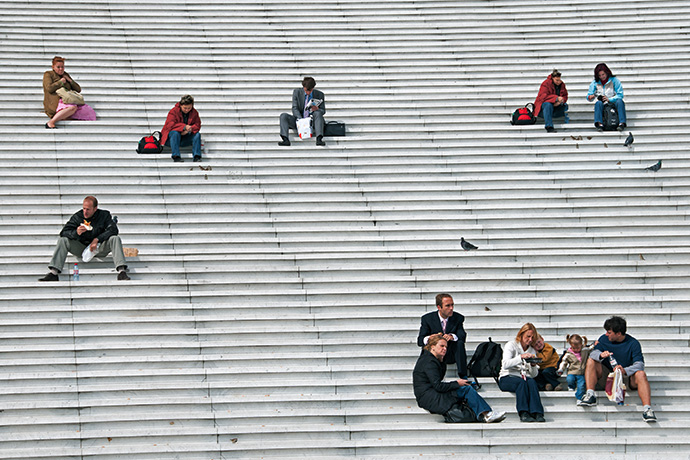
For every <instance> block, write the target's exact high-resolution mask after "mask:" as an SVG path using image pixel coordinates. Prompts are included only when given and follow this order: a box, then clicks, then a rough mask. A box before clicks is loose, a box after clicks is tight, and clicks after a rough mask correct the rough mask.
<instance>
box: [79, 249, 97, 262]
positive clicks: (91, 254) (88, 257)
mask: <svg viewBox="0 0 690 460" xmlns="http://www.w3.org/2000/svg"><path fill="white" fill-rule="evenodd" d="M96 252H98V247H96ZM96 252H91V246H86V247H85V248H84V252H82V253H81V259H82V260H83V261H84V263H87V262H91V259H93V257H94V256H95V255H96Z"/></svg>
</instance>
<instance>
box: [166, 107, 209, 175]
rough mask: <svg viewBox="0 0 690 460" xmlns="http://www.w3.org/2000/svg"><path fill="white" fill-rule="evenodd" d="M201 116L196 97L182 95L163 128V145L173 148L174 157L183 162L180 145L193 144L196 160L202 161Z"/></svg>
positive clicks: (169, 113)
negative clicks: (195, 106)
mask: <svg viewBox="0 0 690 460" xmlns="http://www.w3.org/2000/svg"><path fill="white" fill-rule="evenodd" d="M200 130H201V117H199V112H197V111H196V109H195V108H194V98H193V97H192V96H190V95H186V96H182V98H181V99H180V102H178V103H177V104H175V107H173V108H172V109H170V112H168V117H167V118H166V119H165V125H163V129H161V145H167V146H169V147H170V148H171V149H172V159H173V161H175V162H181V161H184V160H182V157H181V156H180V147H186V146H189V145H191V146H192V156H193V157H194V161H201V133H200V132H199V131H200Z"/></svg>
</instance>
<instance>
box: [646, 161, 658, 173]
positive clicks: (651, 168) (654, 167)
mask: <svg viewBox="0 0 690 460" xmlns="http://www.w3.org/2000/svg"><path fill="white" fill-rule="evenodd" d="M644 169H648V170H649V171H655V172H656V171H658V170H660V169H661V160H659V161H657V162H656V164H653V165H652V166H649V167H647V168H644Z"/></svg>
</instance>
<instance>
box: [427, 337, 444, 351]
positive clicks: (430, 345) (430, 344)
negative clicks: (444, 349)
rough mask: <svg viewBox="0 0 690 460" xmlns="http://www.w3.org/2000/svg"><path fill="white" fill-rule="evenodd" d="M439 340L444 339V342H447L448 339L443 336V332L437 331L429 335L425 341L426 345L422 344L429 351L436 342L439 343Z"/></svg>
mask: <svg viewBox="0 0 690 460" xmlns="http://www.w3.org/2000/svg"><path fill="white" fill-rule="evenodd" d="M441 340H445V342H446V343H448V341H447V340H446V339H444V338H443V334H441V333H438V334H434V335H432V336H431V337H429V341H428V342H427V343H426V345H424V349H425V350H426V351H428V352H431V348H432V347H435V346H436V344H437V343H439V342H440V341H441Z"/></svg>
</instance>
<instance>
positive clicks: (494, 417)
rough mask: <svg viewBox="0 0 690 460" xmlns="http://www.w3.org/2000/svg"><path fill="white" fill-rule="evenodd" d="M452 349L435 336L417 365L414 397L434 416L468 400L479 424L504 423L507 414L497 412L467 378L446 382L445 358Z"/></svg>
mask: <svg viewBox="0 0 690 460" xmlns="http://www.w3.org/2000/svg"><path fill="white" fill-rule="evenodd" d="M447 350H448V342H447V341H446V339H444V338H443V334H434V335H432V336H431V337H429V341H428V342H427V344H426V346H424V350H423V351H422V354H421V356H420V357H419V359H418V360H417V364H416V365H415V367H414V371H412V381H413V387H414V395H415V398H416V399H417V405H418V406H419V407H421V408H422V409H426V410H428V411H429V412H431V413H432V414H441V415H443V414H445V413H446V412H447V411H448V410H449V409H450V408H451V407H452V406H453V405H454V404H455V403H456V402H458V400H461V399H464V400H466V401H467V405H468V406H469V407H470V409H472V412H474V414H475V416H476V418H477V421H478V422H485V423H493V422H500V421H502V420H503V419H504V418H505V412H494V411H492V410H491V407H489V405H488V404H487V403H486V401H484V398H482V397H481V396H479V395H478V394H477V391H476V390H475V389H474V388H472V386H470V382H469V381H468V380H464V379H458V380H454V381H452V382H444V381H443V377H444V376H445V375H446V365H445V364H444V363H443V357H444V356H445V354H446V351H447Z"/></svg>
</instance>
